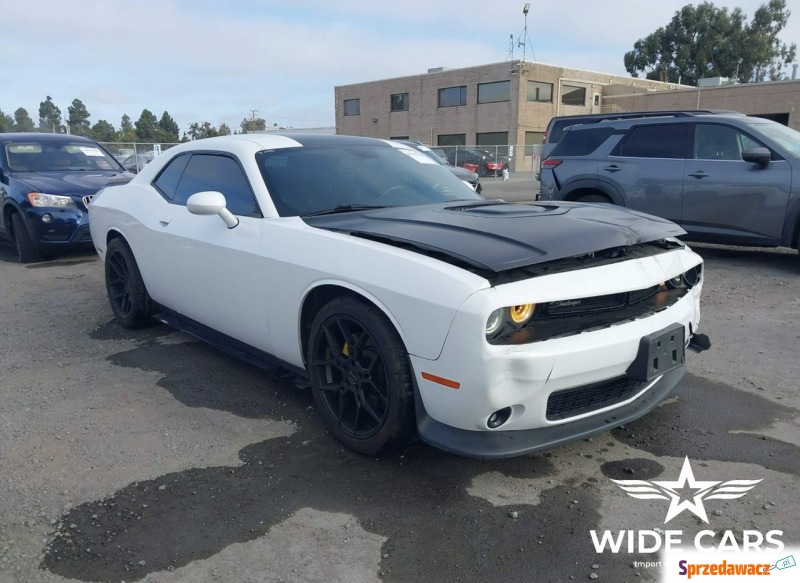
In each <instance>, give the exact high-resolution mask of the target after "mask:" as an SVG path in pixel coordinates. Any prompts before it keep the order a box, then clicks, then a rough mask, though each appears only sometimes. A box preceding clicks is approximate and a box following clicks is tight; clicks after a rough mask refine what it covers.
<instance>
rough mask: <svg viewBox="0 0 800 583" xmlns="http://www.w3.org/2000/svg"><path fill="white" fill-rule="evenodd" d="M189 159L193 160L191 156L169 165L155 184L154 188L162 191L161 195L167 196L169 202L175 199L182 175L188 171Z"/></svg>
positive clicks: (182, 157) (185, 155)
mask: <svg viewBox="0 0 800 583" xmlns="http://www.w3.org/2000/svg"><path fill="white" fill-rule="evenodd" d="M189 158H191V156H190V155H189V154H183V155H182V156H178V157H176V158H175V159H174V160H172V162H170V163H169V164H167V167H166V168H164V169H163V170H162V171H161V174H159V175H158V178H156V179H155V181H154V182H153V186H155V187H156V188H157V189H158V190H160V191H161V194H163V195H164V196H166V197H167V198H168V199H169V200H173V199H174V198H175V190H176V189H177V188H178V182H180V179H181V175H182V174H183V171H184V170H185V169H186V164H187V163H188V162H189Z"/></svg>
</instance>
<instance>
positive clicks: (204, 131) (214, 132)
mask: <svg viewBox="0 0 800 583" xmlns="http://www.w3.org/2000/svg"><path fill="white" fill-rule="evenodd" d="M188 134H189V137H190V138H191V139H192V140H202V139H203V138H213V137H214V136H218V135H219V130H218V129H217V128H215V127H214V126H212V125H211V124H210V123H209V122H207V121H204V122H203V123H197V122H194V123H191V124H189V132H188Z"/></svg>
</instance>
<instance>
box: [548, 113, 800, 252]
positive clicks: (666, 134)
mask: <svg viewBox="0 0 800 583" xmlns="http://www.w3.org/2000/svg"><path fill="white" fill-rule="evenodd" d="M539 199H540V200H573V201H583V202H607V203H613V204H618V205H621V206H625V207H628V208H631V209H636V210H639V211H642V212H646V213H650V214H653V215H658V216H661V217H664V218H667V219H670V220H672V221H674V222H676V223H678V224H679V225H680V226H681V227H683V228H684V230H686V232H687V236H686V237H685V238H687V239H690V240H694V241H706V242H713V243H723V244H731V245H754V246H786V247H794V248H797V247H798V230H799V229H800V132H797V131H795V130H792V129H790V128H788V127H786V126H784V125H781V124H779V123H776V122H773V121H769V120H766V119H761V118H757V117H749V116H744V115H741V114H732V115H725V114H719V113H717V114H711V115H693V116H690V117H672V118H642V119H635V120H622V121H608V122H599V123H596V124H592V125H579V126H572V127H570V128H568V129H567V130H566V131H565V132H564V135H563V136H562V138H561V140H560V141H559V142H558V144H557V145H556V147H555V148H554V149H553V151H552V152H551V153H550V155H549V156H548V157H547V158H546V159H545V160H544V161H543V162H542V175H541V193H540V195H539Z"/></svg>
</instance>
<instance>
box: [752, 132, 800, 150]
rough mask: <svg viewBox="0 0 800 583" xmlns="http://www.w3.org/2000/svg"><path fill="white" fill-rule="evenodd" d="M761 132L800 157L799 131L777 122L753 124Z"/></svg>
mask: <svg viewBox="0 0 800 583" xmlns="http://www.w3.org/2000/svg"><path fill="white" fill-rule="evenodd" d="M753 126H754V127H756V128H758V129H759V130H761V133H762V134H764V135H765V136H767V137H768V138H771V139H772V140H774V141H775V142H777V143H778V145H780V146H782V147H783V148H784V149H785V150H787V151H788V152H789V154H791V155H792V156H794V157H795V158H800V132H798V131H796V130H793V129H792V128H789V127H786V126H785V125H781V124H779V123H760V124H753Z"/></svg>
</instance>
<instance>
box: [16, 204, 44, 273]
mask: <svg viewBox="0 0 800 583" xmlns="http://www.w3.org/2000/svg"><path fill="white" fill-rule="evenodd" d="M11 230H12V231H13V232H14V243H15V244H16V246H17V255H18V257H19V262H20V263H35V262H37V261H40V260H41V259H42V253H41V251H39V249H38V248H37V247H36V245H35V244H34V243H33V239H32V238H31V234H30V233H29V232H28V227H26V226H25V221H24V220H23V218H22V217H21V216H20V215H19V213H13V214H12V215H11Z"/></svg>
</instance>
